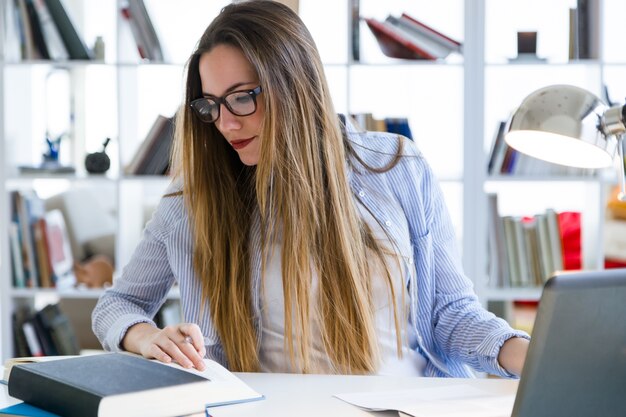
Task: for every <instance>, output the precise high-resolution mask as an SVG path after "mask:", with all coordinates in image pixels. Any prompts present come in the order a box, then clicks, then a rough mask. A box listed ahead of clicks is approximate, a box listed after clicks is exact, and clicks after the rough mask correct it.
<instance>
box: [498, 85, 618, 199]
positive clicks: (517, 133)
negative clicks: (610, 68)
mask: <svg viewBox="0 0 626 417" xmlns="http://www.w3.org/2000/svg"><path fill="white" fill-rule="evenodd" d="M625 119H626V106H625V105H619V106H613V107H608V106H607V105H605V104H604V103H603V102H602V100H600V99H599V98H598V97H596V96H595V95H594V94H592V93H590V92H589V91H587V90H583V89H582V88H578V87H575V86H571V85H552V86H548V87H544V88H541V89H539V90H537V91H535V92H533V93H531V94H530V95H529V96H528V97H526V98H525V99H524V101H522V104H521V105H520V106H519V108H517V110H515V112H514V113H513V116H511V119H510V121H509V125H508V129H507V133H506V136H505V140H506V142H507V144H508V145H509V146H511V147H512V148H515V149H516V150H518V151H520V152H522V153H525V154H528V155H530V156H533V157H535V158H538V159H542V160H544V161H548V162H553V163H556V164H561V165H567V166H573V167H579V168H605V167H608V166H610V165H611V164H612V163H613V158H614V156H615V151H616V150H617V153H618V155H619V157H620V160H619V164H618V165H619V169H620V171H619V172H620V184H621V192H620V194H619V199H620V200H622V201H624V200H626V184H625V179H624V152H623V148H622V138H623V136H624V133H626V126H625V125H626V123H625Z"/></svg>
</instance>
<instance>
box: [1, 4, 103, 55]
mask: <svg viewBox="0 0 626 417" xmlns="http://www.w3.org/2000/svg"><path fill="white" fill-rule="evenodd" d="M2 4H3V5H2V7H3V10H2V11H3V12H4V21H3V25H4V26H6V29H5V35H6V39H7V43H6V50H7V51H6V58H7V59H9V60H11V59H14V60H20V59H27V60H32V59H52V60H66V59H81V60H90V59H92V51H91V50H90V49H89V48H88V47H87V46H86V45H85V42H84V41H83V39H82V38H81V36H80V35H79V34H78V31H77V30H76V26H75V25H74V23H73V21H72V19H71V17H70V16H69V14H68V13H67V11H66V8H65V7H64V6H63V3H62V2H61V0H15V1H5V2H2Z"/></svg>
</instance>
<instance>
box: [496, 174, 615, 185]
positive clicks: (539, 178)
mask: <svg viewBox="0 0 626 417" xmlns="http://www.w3.org/2000/svg"><path fill="white" fill-rule="evenodd" d="M614 181H615V180H614V179H613V178H607V177H606V176H603V175H589V176H574V175H490V176H488V177H487V178H486V180H485V184H489V183H503V182H592V183H595V182H601V183H608V184H610V183H612V182H614Z"/></svg>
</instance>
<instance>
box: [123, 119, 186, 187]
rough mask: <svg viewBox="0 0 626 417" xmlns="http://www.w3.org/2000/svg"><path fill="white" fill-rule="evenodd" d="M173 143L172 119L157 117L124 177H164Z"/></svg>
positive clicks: (125, 170) (125, 169)
mask: <svg viewBox="0 0 626 417" xmlns="http://www.w3.org/2000/svg"><path fill="white" fill-rule="evenodd" d="M173 142H174V117H166V116H162V115H158V116H157V118H156V120H155V121H154V123H153V124H152V127H151V128H150V130H149V131H148V134H147V135H146V137H145V139H144V140H143V142H142V143H141V145H139V148H138V149H137V151H136V152H135V155H134V156H133V158H132V159H131V161H130V163H128V165H126V166H125V167H124V173H125V174H126V175H166V174H167V173H168V171H169V166H170V153H171V150H172V144H173Z"/></svg>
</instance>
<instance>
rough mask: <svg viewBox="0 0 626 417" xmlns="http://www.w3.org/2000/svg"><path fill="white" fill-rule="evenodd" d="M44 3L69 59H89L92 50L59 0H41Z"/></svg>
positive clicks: (91, 55)
mask: <svg viewBox="0 0 626 417" xmlns="http://www.w3.org/2000/svg"><path fill="white" fill-rule="evenodd" d="M43 1H44V5H45V7H46V8H47V10H48V13H49V14H50V17H51V18H52V20H53V22H54V25H55V27H56V28H57V30H58V32H59V35H60V37H61V40H62V42H63V45H64V46H65V50H66V51H67V54H68V56H69V59H81V60H90V59H92V58H93V54H92V51H91V50H90V49H89V48H88V47H87V45H85V42H84V40H83V38H82V37H81V36H80V35H79V34H78V31H77V29H76V25H75V24H74V23H73V19H72V18H71V17H70V15H69V14H68V12H67V9H66V7H65V6H64V5H63V3H62V1H61V0H43Z"/></svg>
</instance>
